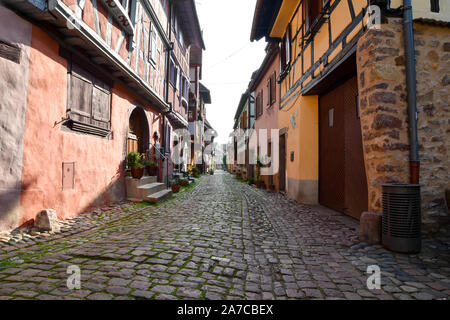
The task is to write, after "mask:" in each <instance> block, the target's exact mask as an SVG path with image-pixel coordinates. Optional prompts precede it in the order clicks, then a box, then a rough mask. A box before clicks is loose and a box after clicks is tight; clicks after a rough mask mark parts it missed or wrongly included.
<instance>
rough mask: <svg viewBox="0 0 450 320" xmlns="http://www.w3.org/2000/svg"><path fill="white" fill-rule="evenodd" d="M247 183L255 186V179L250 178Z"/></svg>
mask: <svg viewBox="0 0 450 320" xmlns="http://www.w3.org/2000/svg"><path fill="white" fill-rule="evenodd" d="M247 183H248V184H249V185H252V184H254V183H255V178H253V177H249V178H248V181H247Z"/></svg>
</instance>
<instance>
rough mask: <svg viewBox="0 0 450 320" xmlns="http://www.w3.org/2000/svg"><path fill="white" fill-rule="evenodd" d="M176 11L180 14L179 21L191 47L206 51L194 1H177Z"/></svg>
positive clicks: (175, 4)
mask: <svg viewBox="0 0 450 320" xmlns="http://www.w3.org/2000/svg"><path fill="white" fill-rule="evenodd" d="M174 7H175V11H176V12H177V13H178V16H177V17H178V19H179V20H178V21H179V22H180V24H181V29H182V30H183V36H184V38H185V39H186V40H187V41H186V42H187V43H188V44H189V45H194V46H197V47H199V48H201V49H203V50H205V43H204V42H203V35H202V30H201V29H200V22H199V20H198V15H197V9H196V8H195V2H194V0H175V1H174Z"/></svg>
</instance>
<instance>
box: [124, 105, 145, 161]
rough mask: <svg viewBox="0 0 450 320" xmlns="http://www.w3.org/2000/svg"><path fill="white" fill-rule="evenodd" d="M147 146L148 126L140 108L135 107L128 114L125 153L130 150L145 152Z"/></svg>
mask: <svg viewBox="0 0 450 320" xmlns="http://www.w3.org/2000/svg"><path fill="white" fill-rule="evenodd" d="M148 148H149V128H148V123H147V117H146V115H145V112H144V110H143V109H142V108H139V107H137V108H135V109H134V110H133V112H132V113H131V115H130V120H129V124H128V136H127V154H128V153H130V152H131V151H135V152H139V153H145V152H146V150H147V149H148Z"/></svg>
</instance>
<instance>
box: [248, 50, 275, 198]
mask: <svg viewBox="0 0 450 320" xmlns="http://www.w3.org/2000/svg"><path fill="white" fill-rule="evenodd" d="M279 68H280V55H279V51H278V50H277V51H276V52H275V53H273V56H271V58H270V59H269V60H268V61H267V63H266V64H264V65H262V66H261V69H260V73H259V74H258V76H259V77H258V79H257V81H256V82H255V84H254V88H253V91H254V92H255V96H256V95H257V93H258V92H261V91H262V114H261V115H260V116H259V117H257V118H256V120H255V124H254V128H255V130H256V132H257V133H258V135H259V130H260V129H266V130H267V141H268V142H269V143H271V129H278V112H279V106H280V86H279V85H275V92H276V94H275V102H274V103H273V104H271V105H270V104H269V105H268V104H267V100H268V93H267V91H268V90H269V89H268V87H267V82H268V80H269V78H270V77H271V75H272V74H273V73H274V72H275V75H276V78H278V76H279ZM277 143H278V141H277ZM261 178H262V180H264V182H265V184H266V186H269V184H270V183H271V182H272V183H273V184H274V185H275V188H276V189H277V190H278V175H277V174H276V175H274V176H273V178H272V180H271V181H270V180H269V177H268V176H261Z"/></svg>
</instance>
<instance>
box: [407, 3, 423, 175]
mask: <svg viewBox="0 0 450 320" xmlns="http://www.w3.org/2000/svg"><path fill="white" fill-rule="evenodd" d="M403 28H404V38H405V60H406V91H407V102H408V123H409V126H408V130H409V144H410V149H409V173H410V176H409V183H411V184H418V183H419V169H420V160H419V142H418V139H417V106H416V63H415V54H414V34H413V17H412V5H411V0H403Z"/></svg>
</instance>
